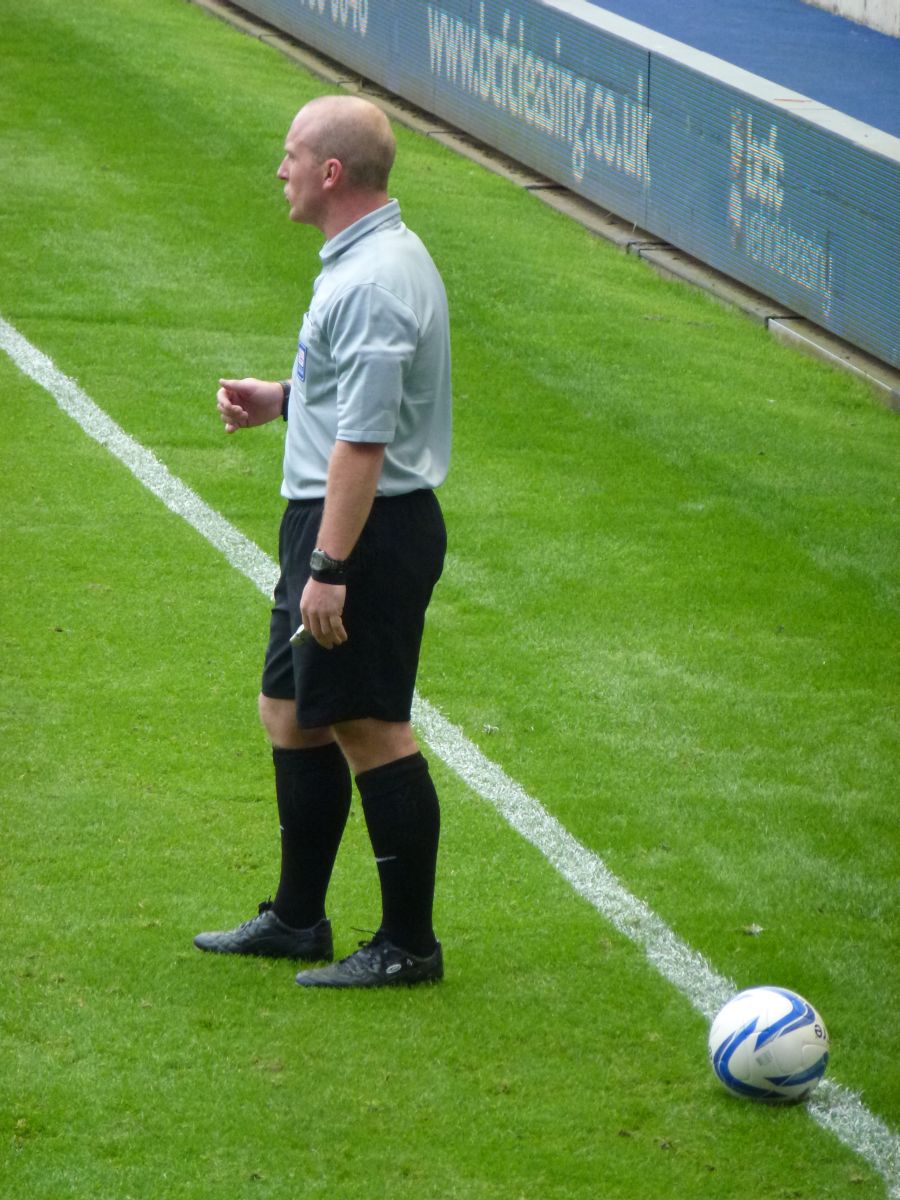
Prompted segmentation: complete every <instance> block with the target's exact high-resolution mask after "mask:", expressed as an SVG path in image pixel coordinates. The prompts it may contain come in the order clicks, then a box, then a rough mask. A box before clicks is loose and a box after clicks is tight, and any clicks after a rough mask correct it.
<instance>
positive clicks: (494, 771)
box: [0, 317, 900, 1200]
mask: <svg viewBox="0 0 900 1200" xmlns="http://www.w3.org/2000/svg"><path fill="white" fill-rule="evenodd" d="M0 348H2V349H3V350H4V351H5V353H6V354H7V355H8V356H9V358H10V359H11V360H12V361H13V362H14V363H15V364H16V366H17V367H18V368H19V370H20V371H22V373H23V374H24V375H27V376H28V377H29V378H31V379H32V380H34V382H35V383H37V384H38V385H39V386H40V387H42V388H43V389H44V390H45V391H47V392H48V393H49V394H50V395H51V396H52V397H53V398H54V400H55V401H56V403H57V404H58V405H59V407H60V409H62V411H63V412H64V413H66V414H67V415H68V416H70V417H71V418H72V419H73V420H74V421H75V422H77V424H78V425H80V426H81V428H82V429H83V430H84V432H85V433H86V434H87V435H88V436H89V437H91V438H92V439H93V440H94V441H96V442H98V443H99V444H100V445H101V446H104V447H105V448H106V449H107V450H109V452H110V453H111V454H112V455H114V456H115V457H116V458H117V459H119V461H120V462H121V463H122V464H123V465H124V466H126V467H127V468H128V470H129V471H131V473H132V474H133V475H134V476H135V478H136V479H137V480H138V481H139V482H140V483H141V484H143V486H144V487H146V488H147V489H148V490H149V491H151V492H152V493H153V494H154V495H155V496H157V497H158V499H160V500H161V501H162V502H163V504H165V506H166V507H167V508H168V509H169V510H170V511H171V512H173V513H175V514H177V515H178V516H180V517H182V518H183V519H184V520H185V521H187V522H188V524H189V525H191V526H192V528H194V529H195V530H196V531H197V532H198V533H199V534H200V535H201V536H202V537H204V538H205V539H206V540H207V541H208V542H209V543H210V544H211V545H213V546H215V548H216V549H217V550H219V551H220V552H221V553H222V554H223V555H224V557H225V558H226V560H227V561H228V562H229V563H230V564H231V565H232V566H233V567H235V568H236V569H237V570H238V571H240V572H241V574H243V575H245V576H246V577H247V579H249V580H250V581H251V582H252V583H254V584H255V585H256V587H257V588H258V589H259V590H260V591H261V592H262V593H263V595H265V596H269V595H270V594H271V591H272V587H273V585H274V582H275V578H276V576H277V570H278V569H277V566H276V564H275V563H274V562H273V561H272V559H271V558H270V557H269V556H268V555H267V554H266V553H265V552H264V551H263V550H261V549H260V548H259V547H258V546H257V545H256V544H255V543H254V542H253V541H251V540H250V539H249V538H247V537H245V535H244V534H242V533H241V532H240V531H239V530H238V529H236V528H235V527H234V526H233V525H232V524H231V523H230V522H229V521H227V520H226V519H225V518H224V517H223V516H222V515H221V514H220V513H218V512H216V511H215V510H214V509H212V508H210V506H209V505H208V504H206V503H205V501H203V500H201V498H200V497H199V496H198V495H197V494H196V492H194V491H192V489H191V488H189V487H188V486H187V485H186V484H185V483H183V482H182V481H181V480H180V479H178V478H177V477H176V476H174V475H173V474H172V473H171V472H170V471H169V470H168V468H167V467H165V466H164V465H163V464H162V463H161V462H160V461H159V459H158V458H156V456H155V455H154V454H153V453H152V452H151V451H149V450H148V449H146V447H144V446H142V445H141V444H140V443H138V442H136V441H135V440H134V439H133V438H132V437H130V436H129V435H128V434H127V433H126V432H125V431H124V430H123V429H122V428H121V426H119V425H118V424H117V423H116V422H115V421H113V420H112V418H111V417H109V416H108V415H107V414H106V413H105V412H104V411H103V410H102V409H101V408H100V407H99V406H98V405H97V404H96V403H95V402H94V401H93V400H91V399H90V397H89V396H87V395H86V394H85V392H83V391H82V389H81V388H80V387H79V386H78V384H77V383H75V381H74V380H72V379H70V378H69V377H68V376H66V375H65V374H63V372H62V371H60V370H59V368H58V367H56V365H55V364H54V363H53V362H52V360H51V359H50V358H48V357H47V355H46V354H44V353H43V352H42V351H40V350H39V349H38V348H37V347H36V346H34V345H32V343H31V342H29V341H28V340H27V339H26V338H25V337H23V336H22V334H20V333H19V332H18V330H16V329H15V328H14V327H13V326H12V325H10V324H9V322H7V321H5V320H4V319H3V318H2V317H0ZM413 717H414V720H415V723H416V725H417V727H418V728H419V730H420V731H421V733H422V736H423V737H424V739H425V741H426V742H427V743H428V745H429V746H430V747H431V748H432V749H433V750H434V751H435V753H437V754H438V756H439V757H440V758H441V759H442V760H443V762H444V763H446V765H447V766H448V767H450V769H451V770H453V771H454V772H455V773H456V774H457V775H459V777H460V778H461V779H462V780H463V781H464V782H465V783H466V784H467V785H468V786H469V787H470V788H471V789H472V790H473V791H474V792H476V793H477V794H478V795H479V796H480V797H481V798H482V799H483V800H485V801H486V802H487V803H489V804H491V805H492V806H493V807H494V808H496V809H497V811H498V812H499V813H500V815H501V816H502V817H503V818H504V819H505V820H506V821H507V823H508V824H509V825H510V826H511V827H512V828H513V829H514V830H516V832H517V833H519V834H520V835H521V836H522V837H523V838H524V839H525V840H526V841H528V842H529V843H531V845H533V846H534V847H535V848H536V849H537V850H539V851H540V853H541V854H542V855H543V856H544V857H545V858H546V859H547V861H548V862H549V863H550V864H551V865H552V866H553V867H554V868H555V869H556V870H557V871H558V872H559V874H561V875H562V876H563V878H564V879H566V880H567V881H568V883H569V884H570V885H571V886H572V888H573V889H574V890H575V891H576V892H577V893H578V894H579V895H580V896H582V897H583V898H584V899H585V900H587V901H588V903H590V904H591V905H592V906H593V907H594V908H595V909H596V911H597V912H598V913H599V914H600V915H601V916H603V917H604V918H605V919H606V920H607V921H609V922H610V924H612V925H613V926H614V928H616V929H617V930H618V931H619V932H620V933H622V934H623V935H624V936H625V937H627V938H628V939H629V940H630V941H632V942H634V943H635V944H637V945H639V946H640V947H641V948H642V949H643V951H644V953H645V954H646V956H647V959H648V961H649V962H650V964H651V965H652V966H653V967H655V968H656V970H657V971H658V972H659V973H660V974H661V975H662V976H663V977H664V978H665V979H666V980H668V981H669V982H670V983H671V984H673V986H675V987H676V988H677V989H678V990H679V991H680V992H681V993H682V994H683V995H684V996H685V997H686V998H687V999H688V1000H689V1001H690V1003H691V1004H692V1005H693V1007H694V1008H695V1009H697V1010H698V1011H699V1012H700V1013H702V1014H703V1016H704V1017H706V1018H707V1020H711V1019H712V1017H713V1016H714V1015H715V1013H716V1012H717V1011H718V1009H719V1008H720V1007H721V1005H722V1004H724V1003H725V1001H726V1000H727V999H728V998H729V997H730V996H731V995H733V994H734V992H735V991H736V990H737V989H736V986H735V984H734V983H733V982H732V981H731V980H729V979H727V978H726V977H724V976H722V975H719V974H718V973H717V972H715V971H714V970H713V968H712V967H711V966H710V965H709V963H708V962H707V961H706V959H705V958H703V956H702V955H701V954H699V953H698V952H697V951H696V950H693V949H692V948H691V947H690V946H688V945H687V944H686V943H685V942H683V941H682V940H681V939H680V938H679V937H678V936H677V935H676V934H675V933H674V932H673V930H671V929H670V928H669V927H668V925H666V923H665V922H664V921H663V920H662V919H661V918H660V917H659V916H657V915H656V914H655V913H654V912H653V911H652V909H650V908H649V906H648V905H647V904H645V903H644V901H642V900H640V899H639V898H638V897H637V896H634V895H633V894H632V893H631V892H629V891H628V889H627V888H626V887H625V886H624V885H623V884H622V883H621V882H620V881H619V880H618V879H617V878H616V876H615V875H614V874H613V873H612V872H611V871H610V870H609V868H608V867H607V866H606V864H605V863H604V862H603V860H602V859H601V858H599V857H598V856H597V855H596V854H594V853H593V851H591V850H589V849H588V848H587V847H585V846H583V845H582V844H581V843H580V842H578V841H577V840H576V839H575V838H574V837H573V836H572V835H571V834H570V833H569V832H568V830H566V829H565V828H564V826H562V825H561V824H560V823H559V821H557V820H556V818H555V817H553V816H552V815H551V814H550V813H548V812H547V810H546V809H545V808H544V807H543V805H542V804H540V802H539V801H538V800H536V799H534V797H532V796H530V795H529V794H528V793H527V792H526V791H525V790H524V789H523V788H522V787H521V786H520V785H519V784H517V783H516V782H515V781H514V780H512V779H510V777H509V776H508V775H507V774H506V773H505V772H504V771H503V770H502V768H501V767H499V766H497V764H496V763H493V762H491V761H490V759H488V758H487V757H486V756H485V755H484V754H482V752H481V751H480V750H479V749H478V747H477V746H475V745H474V744H473V743H472V742H471V741H469V739H468V738H467V737H466V736H465V734H464V733H463V732H462V731H461V730H460V729H458V728H457V727H456V726H454V725H453V724H452V723H451V722H450V721H448V720H447V719H446V718H445V717H444V716H443V715H442V714H441V713H439V712H438V711H437V709H436V708H434V707H433V705H431V704H429V703H428V701H427V700H425V699H423V698H422V697H421V696H419V695H417V696H416V701H415V708H414V713H413ZM807 1110H808V1112H809V1114H810V1116H811V1117H812V1118H813V1119H814V1120H815V1121H816V1122H817V1123H818V1124H819V1125H820V1126H821V1127H822V1128H823V1129H827V1130H829V1131H830V1132H831V1133H832V1134H834V1136H835V1137H837V1138H838V1139H839V1140H840V1141H841V1142H843V1143H844V1145H846V1146H848V1147H849V1148H850V1149H852V1150H853V1151H855V1152H856V1153H857V1154H859V1155H860V1156H861V1157H862V1158H864V1159H865V1160H866V1161H867V1162H868V1163H869V1165H870V1166H871V1167H872V1168H873V1169H874V1170H876V1171H877V1172H878V1173H879V1174H880V1175H881V1176H882V1178H883V1179H884V1180H885V1182H886V1184H887V1188H888V1196H889V1197H890V1198H891V1200H898V1198H900V1136H898V1135H897V1134H896V1133H894V1131H893V1130H891V1129H890V1128H889V1127H888V1126H887V1125H886V1124H885V1123H884V1122H883V1121H882V1120H881V1119H880V1118H879V1117H877V1116H876V1115H875V1114H874V1113H872V1112H870V1111H869V1110H868V1109H867V1108H866V1106H865V1105H864V1104H863V1102H862V1101H861V1099H860V1098H859V1096H858V1095H856V1093H854V1092H852V1091H851V1090H850V1089H848V1088H845V1087H842V1086H841V1085H840V1084H837V1083H835V1082H834V1081H833V1080H827V1079H826V1080H824V1081H823V1082H822V1084H820V1086H819V1087H818V1088H817V1089H816V1091H815V1093H814V1094H813V1096H812V1097H811V1099H810V1101H809V1102H808V1104H807Z"/></svg>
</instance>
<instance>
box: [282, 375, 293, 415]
mask: <svg viewBox="0 0 900 1200" xmlns="http://www.w3.org/2000/svg"><path fill="white" fill-rule="evenodd" d="M290 402H291V381H290V380H289V379H282V381H281V419H282V421H286V420H287V415H288V405H289V404H290Z"/></svg>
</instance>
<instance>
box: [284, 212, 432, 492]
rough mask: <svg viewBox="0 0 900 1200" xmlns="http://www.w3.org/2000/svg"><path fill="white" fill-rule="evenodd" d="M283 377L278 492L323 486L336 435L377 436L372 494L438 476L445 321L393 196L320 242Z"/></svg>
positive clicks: (424, 257) (420, 250) (425, 483)
mask: <svg viewBox="0 0 900 1200" xmlns="http://www.w3.org/2000/svg"><path fill="white" fill-rule="evenodd" d="M319 254H320V257H321V259H322V272H321V274H320V275H319V277H318V279H317V280H316V282H315V284H314V286H313V296H312V301H311V302H310V306H309V311H308V312H307V313H306V315H305V316H304V318H303V324H302V326H301V328H300V337H299V341H298V346H297V357H296V359H295V361H294V370H293V374H292V377H291V402H290V407H289V410H288V425H287V437H286V440H285V453H284V482H283V484H282V488H281V492H282V495H283V496H285V497H287V498H288V499H291V500H294V499H296V500H305V499H317V498H321V497H322V496H324V495H325V483H326V479H327V475H328V460H329V458H330V457H331V451H332V449H333V447H334V444H335V441H337V440H340V441H346V442H376V443H381V444H384V445H385V446H386V451H385V459H384V468H383V470H382V474H381V479H380V481H379V484H378V494H379V495H380V496H397V495H402V494H403V493H405V492H412V491H416V490H417V489H419V488H435V487H437V486H438V485H439V484H440V483H442V482H443V480H444V478H445V476H446V474H447V467H448V463H449V458H450V327H449V318H448V313H447V296H446V293H445V291H444V285H443V282H442V281H441V277H440V275H439V274H438V271H437V268H436V267H435V265H434V263H433V262H432V260H431V256H430V255H429V253H428V251H427V250H426V249H425V247H424V246H423V244H422V242H421V241H420V240H419V238H418V237H417V236H416V235H415V234H414V233H412V232H411V231H410V230H409V229H407V228H406V226H405V225H404V224H403V222H402V220H401V219H400V206H399V204H398V203H397V201H396V200H391V201H390V202H389V203H388V204H386V205H384V207H382V208H379V209H377V210H376V211H375V212H372V213H369V214H368V215H366V216H365V217H362V218H361V219H360V220H359V221H356V222H355V223H354V224H353V225H350V226H349V227H348V228H347V229H344V230H342V231H341V232H340V233H339V234H337V235H336V236H335V237H333V238H331V239H330V240H329V241H327V242H326V243H325V245H324V246H323V247H322V249H321V250H320V252H319Z"/></svg>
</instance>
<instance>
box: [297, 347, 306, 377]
mask: <svg viewBox="0 0 900 1200" xmlns="http://www.w3.org/2000/svg"><path fill="white" fill-rule="evenodd" d="M297 378H298V379H299V380H300V382H301V383H305V382H306V346H304V345H303V343H302V342H298V343H297Z"/></svg>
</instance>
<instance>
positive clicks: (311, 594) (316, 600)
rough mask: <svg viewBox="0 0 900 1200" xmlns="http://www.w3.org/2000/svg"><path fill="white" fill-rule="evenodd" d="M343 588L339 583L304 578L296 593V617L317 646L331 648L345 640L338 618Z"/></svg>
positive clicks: (345, 591)
mask: <svg viewBox="0 0 900 1200" xmlns="http://www.w3.org/2000/svg"><path fill="white" fill-rule="evenodd" d="M346 598H347V588H346V587H345V586H344V584H342V583H319V582H318V580H316V579H310V580H308V582H307V584H306V587H305V588H304V589H303V595H302V596H301V597H300V617H301V619H302V621H303V627H304V628H305V629H308V630H309V632H310V633H311V634H312V636H313V637H314V638H315V639H316V641H317V642H318V643H319V645H320V646H323V647H324V648H325V649H326V650H333V649H334V647H335V646H340V645H342V644H343V643H344V642H346V640H347V631H346V629H345V628H344V622H343V620H342V619H341V618H342V614H343V612H344V601H345V600H346Z"/></svg>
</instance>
